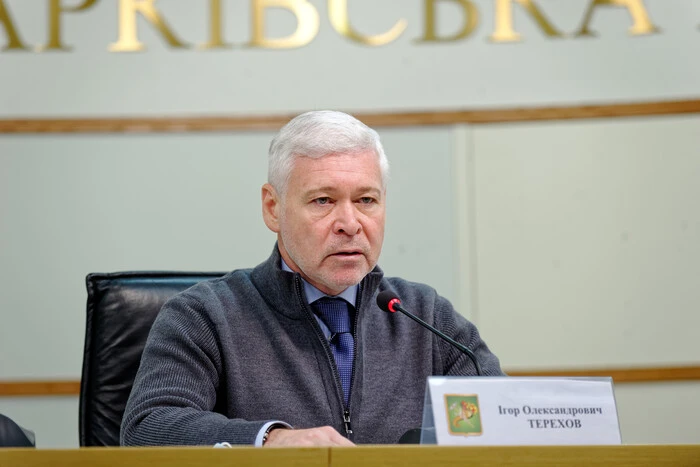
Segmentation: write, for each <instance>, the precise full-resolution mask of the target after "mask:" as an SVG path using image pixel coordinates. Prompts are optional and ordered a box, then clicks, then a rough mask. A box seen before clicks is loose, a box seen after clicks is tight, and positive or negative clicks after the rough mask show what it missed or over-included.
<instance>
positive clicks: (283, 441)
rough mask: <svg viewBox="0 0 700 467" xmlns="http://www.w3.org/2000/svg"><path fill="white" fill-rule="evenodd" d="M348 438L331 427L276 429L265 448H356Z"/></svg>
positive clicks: (270, 435)
mask: <svg viewBox="0 0 700 467" xmlns="http://www.w3.org/2000/svg"><path fill="white" fill-rule="evenodd" d="M354 445H355V444H354V443H352V442H350V440H348V439H347V438H345V437H344V436H342V435H341V434H340V433H338V432H337V431H335V430H334V429H333V428H331V427H329V426H322V427H320V428H308V429H305V430H290V429H287V428H275V429H274V430H272V431H270V434H269V435H268V438H267V442H266V443H265V447H268V446H269V447H280V446H354Z"/></svg>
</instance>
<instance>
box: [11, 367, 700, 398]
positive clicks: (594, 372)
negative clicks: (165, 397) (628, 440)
mask: <svg viewBox="0 0 700 467" xmlns="http://www.w3.org/2000/svg"><path fill="white" fill-rule="evenodd" d="M506 372H507V373H508V375H510V376H610V377H612V378H613V381H614V382H615V384H619V383H660V382H669V381H700V366H678V367H648V368H592V369H570V370H567V369H560V370H551V369H543V370H527V371H526V370H518V371H509V370H506ZM79 394H80V381H76V380H56V381H53V380H51V381H0V397H25V396H77V395H79Z"/></svg>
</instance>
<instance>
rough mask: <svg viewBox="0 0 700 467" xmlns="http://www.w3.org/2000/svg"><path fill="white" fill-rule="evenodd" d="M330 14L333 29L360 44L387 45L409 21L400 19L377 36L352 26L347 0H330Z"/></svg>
mask: <svg viewBox="0 0 700 467" xmlns="http://www.w3.org/2000/svg"><path fill="white" fill-rule="evenodd" d="M328 16H329V18H330V20H331V25H332V26H333V29H335V30H336V31H338V33H340V34H341V35H343V36H345V37H347V38H348V39H351V40H353V41H355V42H359V43H360V44H364V45H370V46H380V45H386V44H388V43H390V42H393V41H395V40H396V39H397V38H398V37H399V36H400V35H401V34H402V33H403V32H404V31H405V30H406V26H407V22H406V20H405V19H400V20H399V21H398V22H397V23H396V24H394V27H392V28H391V29H390V30H389V31H387V32H385V33H382V34H378V35H376V36H363V35H361V34H360V33H358V32H357V31H355V30H354V29H352V27H351V26H350V19H349V16H350V15H349V14H348V2H347V0H328Z"/></svg>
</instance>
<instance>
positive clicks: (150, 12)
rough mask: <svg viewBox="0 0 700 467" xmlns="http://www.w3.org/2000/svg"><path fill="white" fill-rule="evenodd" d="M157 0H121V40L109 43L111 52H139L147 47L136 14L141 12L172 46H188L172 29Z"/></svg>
mask: <svg viewBox="0 0 700 467" xmlns="http://www.w3.org/2000/svg"><path fill="white" fill-rule="evenodd" d="M155 2H156V0H119V40H118V41H117V42H115V43H113V44H110V45H109V51H110V52H138V51H140V50H144V49H145V48H146V47H145V46H144V45H143V42H141V41H139V38H138V34H137V29H136V20H137V17H136V14H137V13H140V14H141V15H143V17H144V18H146V19H147V20H148V22H149V23H151V24H152V25H153V26H155V27H156V29H157V30H158V31H159V32H160V33H161V34H162V35H163V37H165V40H166V41H167V42H168V44H169V45H170V46H172V47H177V48H182V47H186V46H185V44H183V43H182V42H181V41H180V40H179V39H178V38H177V37H175V34H173V32H172V31H171V30H170V28H169V27H168V25H167V23H166V22H165V20H164V19H163V16H162V15H161V14H160V13H159V12H158V10H157V9H156V7H155V5H154V4H155Z"/></svg>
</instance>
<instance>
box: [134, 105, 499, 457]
mask: <svg viewBox="0 0 700 467" xmlns="http://www.w3.org/2000/svg"><path fill="white" fill-rule="evenodd" d="M388 171H389V164H388V162H387V158H386V156H385V154H384V150H383V148H382V145H381V143H380V140H379V136H378V135H377V133H376V132H375V131H374V130H372V129H370V128H368V127H367V126H365V125H364V124H362V123H361V122H359V121H358V120H357V119H355V118H353V117H351V116H349V115H347V114H344V113H340V112H331V111H319V112H309V113H305V114H302V115H300V116H298V117H296V118H294V119H293V120H292V121H290V122H289V123H288V124H287V125H285V126H284V127H283V128H282V129H281V130H280V132H279V134H278V135H277V136H276V137H275V138H274V140H273V141H272V144H271V146H270V152H269V172H268V181H269V183H267V184H265V185H264V186H263V187H262V209H263V218H264V220H265V224H266V225H267V227H268V228H269V229H270V230H272V231H273V232H275V233H276V234H277V243H276V245H275V246H274V248H273V251H272V255H271V256H270V258H269V259H268V260H267V261H265V262H264V263H262V264H260V265H259V266H257V267H255V268H253V269H245V270H236V271H233V272H231V273H229V274H227V275H226V276H224V277H222V278H220V279H217V280H213V281H206V282H202V283H200V284H198V285H196V286H194V287H192V288H190V289H189V290H187V291H185V292H183V293H181V294H179V295H177V296H175V297H174V298H172V299H171V300H170V301H168V303H166V304H165V306H164V307H163V309H162V311H161V313H160V314H159V315H158V318H157V319H156V322H155V324H154V325H153V329H152V331H151V334H150V336H149V339H148V342H147V344H146V348H145V350H144V353H143V357H142V362H141V367H140V369H139V372H138V374H137V377H136V381H135V383H134V388H133V391H132V394H131V397H130V398H129V402H128V404H127V408H126V412H125V414H124V421H123V425H122V433H121V437H122V444H124V445H146V444H150V445H165V444H210V445H211V444H214V443H230V444H250V445H258V446H260V445H264V446H285V445H286V446H303V445H307V446H308V445H340V446H342V445H352V444H355V443H373V444H379V443H395V442H397V441H398V440H399V438H400V437H401V435H402V434H403V433H404V432H405V431H406V430H408V429H410V428H414V427H418V426H420V424H421V416H422V408H423V397H424V390H425V383H426V378H427V377H428V376H431V375H474V374H475V367H474V365H473V363H472V362H471V361H470V360H469V359H468V358H467V357H466V356H465V355H464V354H462V353H461V352H459V351H458V350H456V349H455V348H453V347H451V346H450V345H449V344H446V343H445V342H443V341H441V340H439V339H437V338H436V337H435V336H433V335H432V334H431V333H429V332H427V331H426V330H425V329H423V328H421V327H419V326H417V325H416V324H415V323H413V322H412V321H410V320H408V319H396V317H392V316H390V315H387V314H386V313H383V312H381V311H380V310H379V308H378V306H377V304H376V297H377V294H378V293H379V292H381V291H384V290H391V291H392V292H394V293H396V294H397V295H398V296H399V297H401V298H402V300H403V302H404V303H405V304H406V305H407V306H409V307H410V308H411V309H412V310H413V311H414V312H416V313H417V314H418V315H420V317H421V318H422V319H423V320H425V321H427V322H428V323H431V324H433V325H434V326H435V327H437V328H438V329H439V330H441V331H442V332H444V333H446V334H447V335H449V336H451V337H452V338H454V339H455V340H457V341H458V342H461V343H463V344H465V345H467V346H468V347H469V348H470V349H471V350H472V351H473V352H474V354H476V358H477V359H478V360H479V362H480V364H481V367H482V369H483V373H484V374H486V375H501V374H502V372H501V369H500V366H499V362H498V359H497V358H496V357H495V356H494V355H493V354H492V353H491V352H490V351H489V349H488V347H487V346H486V344H485V343H484V342H483V341H482V339H481V338H480V336H479V333H478V331H477V329H476V328H475V327H474V326H473V325H472V324H471V323H470V322H468V321H467V320H466V319H465V318H463V317H462V316H461V315H459V314H458V313H456V312H455V310H454V309H453V307H452V305H451V304H450V303H449V302H448V301H447V300H446V299H444V298H443V297H441V296H439V295H438V294H437V293H436V292H435V290H433V289H432V288H430V287H428V286H426V285H423V284H417V283H411V282H408V281H405V280H403V279H399V278H388V277H384V275H383V273H382V271H381V269H380V268H379V267H378V266H377V261H378V258H379V254H380V251H381V248H382V241H383V238H384V223H385V199H386V185H387V178H388Z"/></svg>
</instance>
